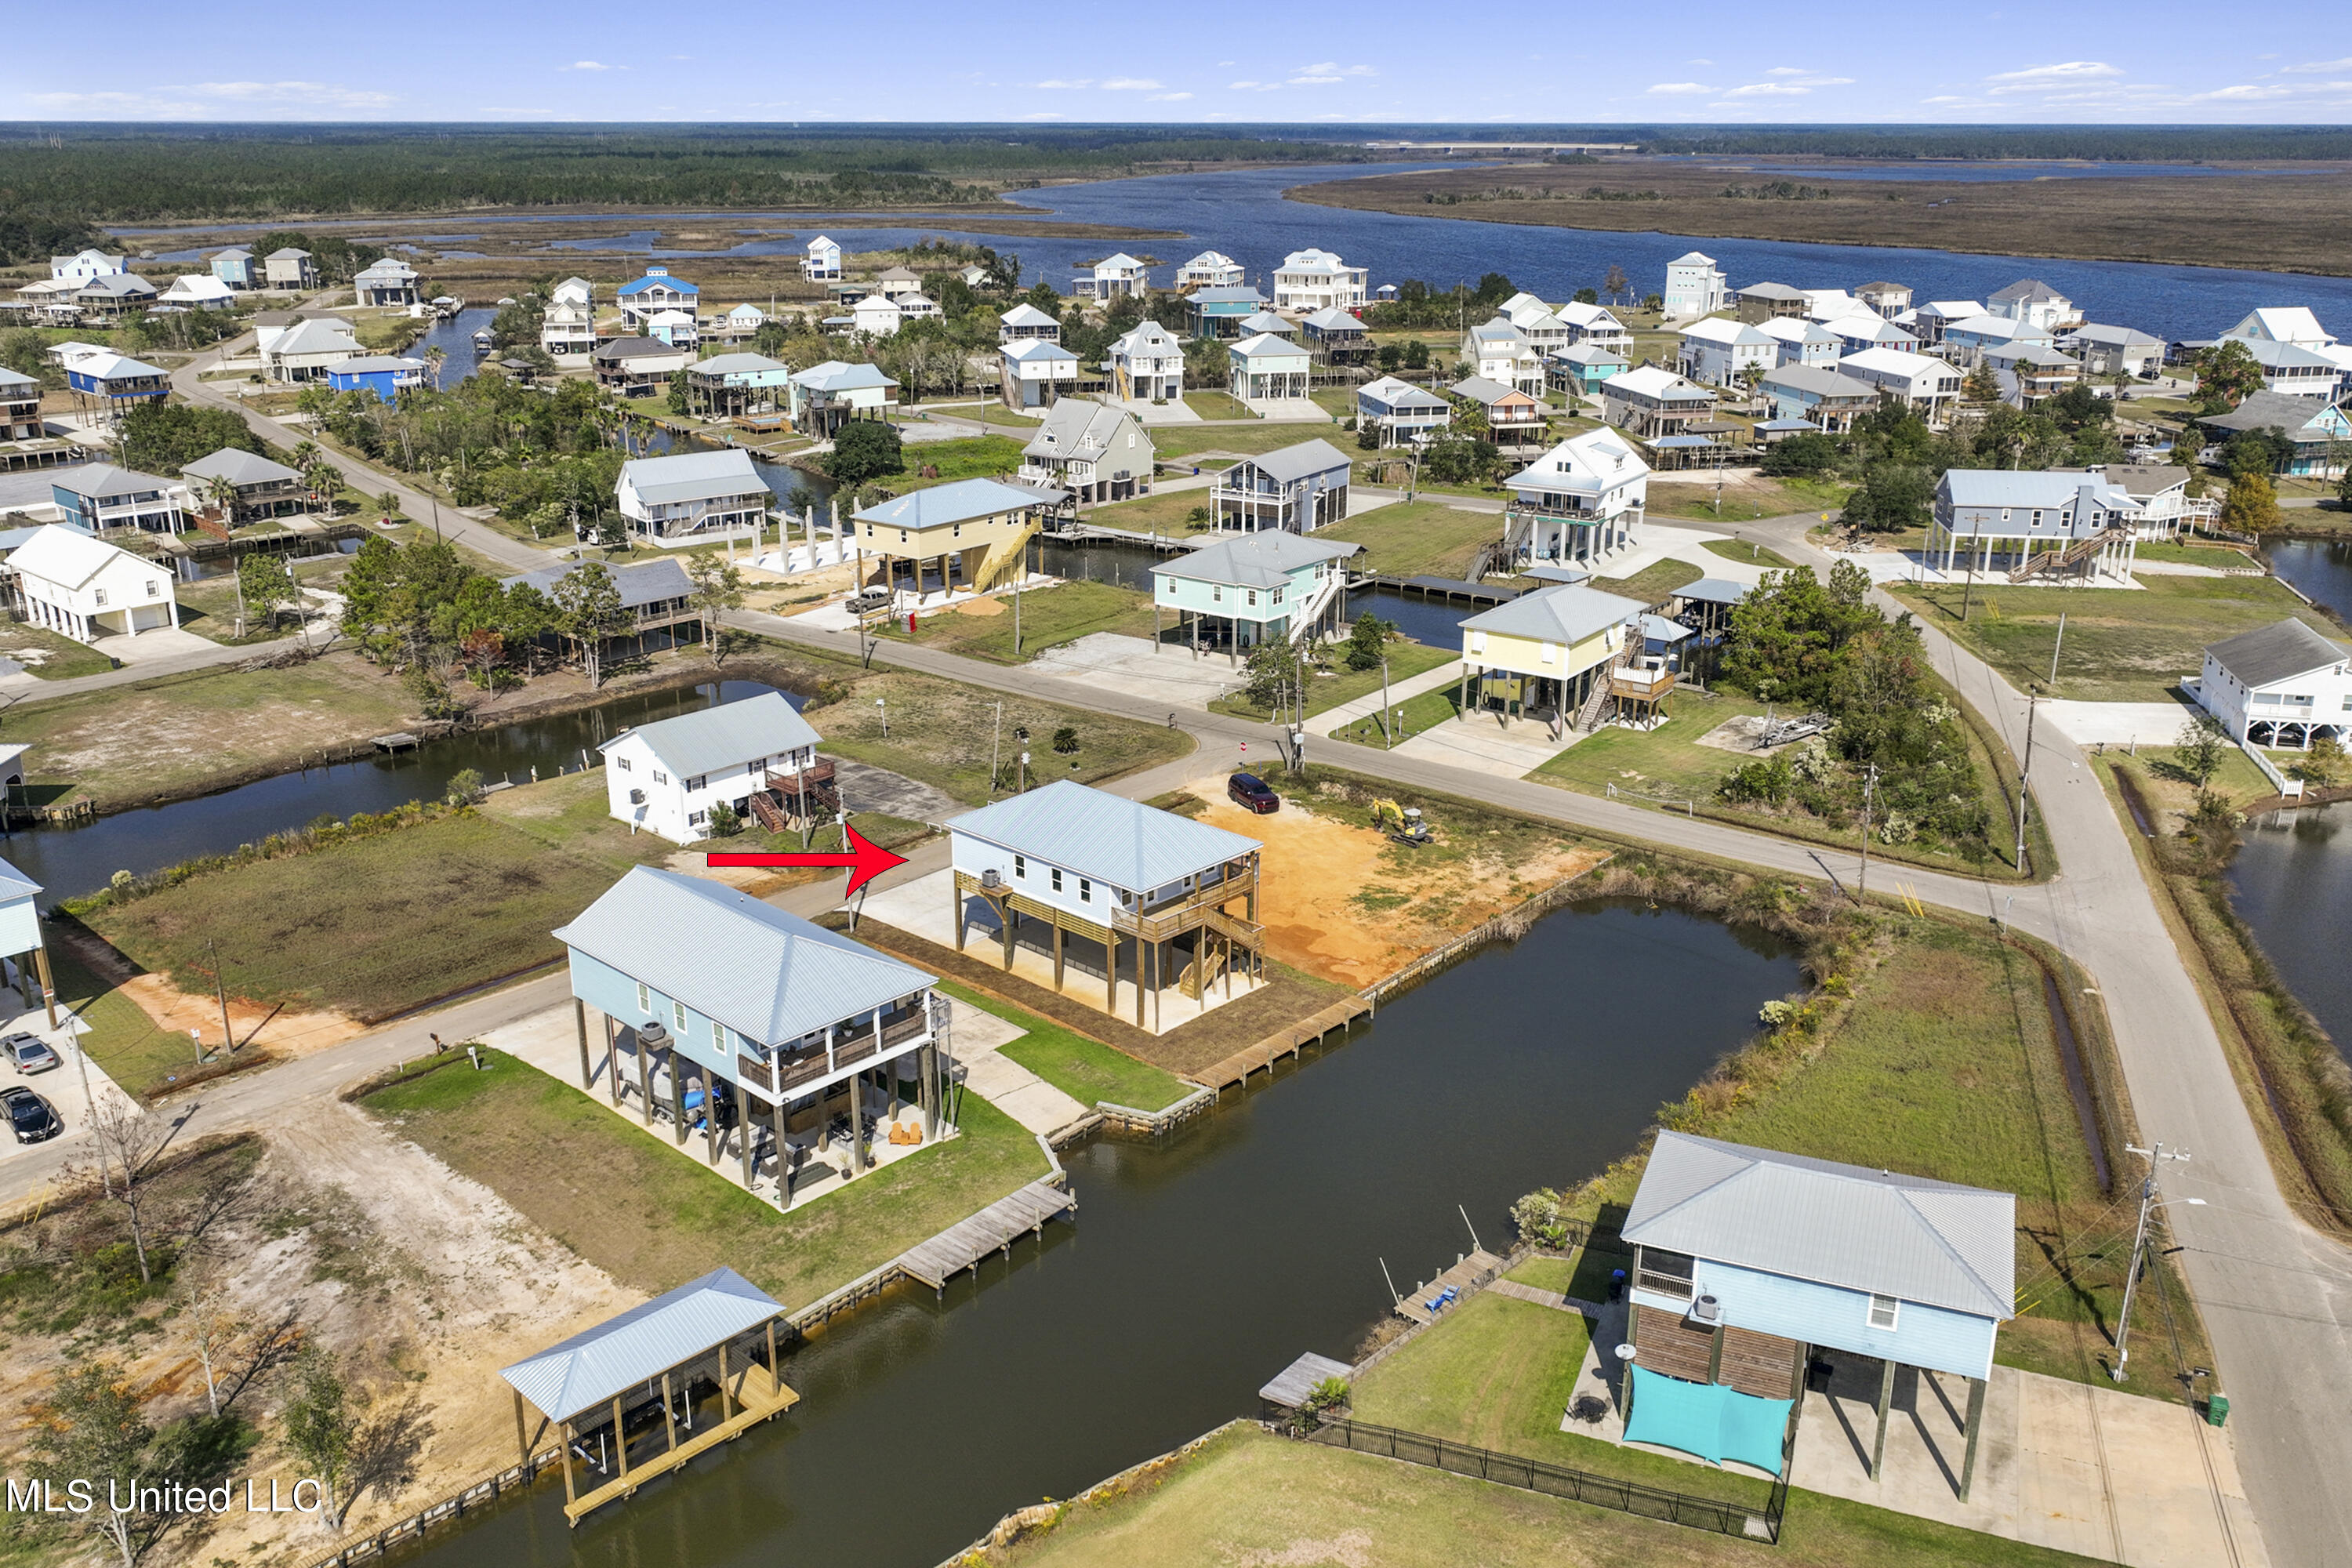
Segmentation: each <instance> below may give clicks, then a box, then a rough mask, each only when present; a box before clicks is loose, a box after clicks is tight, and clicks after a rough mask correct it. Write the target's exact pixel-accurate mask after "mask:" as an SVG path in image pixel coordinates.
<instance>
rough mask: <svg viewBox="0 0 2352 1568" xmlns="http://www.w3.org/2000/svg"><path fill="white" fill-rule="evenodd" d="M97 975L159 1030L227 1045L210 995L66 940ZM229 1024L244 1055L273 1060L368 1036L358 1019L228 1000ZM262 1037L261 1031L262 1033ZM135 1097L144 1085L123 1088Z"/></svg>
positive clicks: (98, 947)
mask: <svg viewBox="0 0 2352 1568" xmlns="http://www.w3.org/2000/svg"><path fill="white" fill-rule="evenodd" d="M63 940H64V941H66V942H68V943H70V945H71V946H72V948H73V951H74V956H75V957H77V958H79V959H80V960H81V962H82V963H83V964H84V966H86V967H87V968H88V969H89V971H90V972H91V973H94V974H96V975H98V976H99V978H100V979H102V980H106V981H110V982H111V983H112V984H113V985H114V986H115V988H116V989H117V990H119V991H121V993H122V994H124V995H125V996H128V997H130V998H131V1001H133V1002H135V1003H137V1004H138V1005H139V1010H140V1011H141V1012H142V1013H144V1014H146V1015H147V1016H148V1017H149V1018H150V1019H151V1020H152V1021H153V1023H154V1025H155V1026H156V1027H157V1028H159V1029H163V1030H167V1031H169V1032H170V1033H172V1034H175V1035H185V1034H186V1033H187V1032H188V1031H189V1030H190V1029H194V1030H197V1031H199V1033H200V1034H201V1035H202V1037H203V1039H204V1043H205V1047H207V1048H212V1047H218V1046H219V1044H220V1043H221V1006H220V998H219V997H218V996H216V995H213V994H206V993H202V992H199V993H196V994H190V993H188V992H184V991H183V990H181V989H180V988H179V987H178V986H176V985H174V984H172V977H171V976H170V975H168V974H150V973H144V972H142V971H140V970H138V969H134V968H132V967H131V965H130V964H129V963H127V962H125V960H124V959H123V957H122V955H121V953H119V952H115V951H114V949H112V948H111V947H109V946H107V945H106V944H105V943H103V942H88V941H81V940H79V939H76V938H70V937H68V938H65V939H63ZM228 1016H229V1022H230V1024H231V1025H233V1026H235V1027H236V1037H237V1041H238V1043H239V1047H240V1048H241V1049H247V1050H249V1049H252V1048H253V1047H263V1048H266V1049H267V1050H268V1052H269V1054H270V1055H271V1056H273V1057H300V1056H308V1055H310V1053H311V1052H312V1051H319V1050H324V1049H325V1048H326V1047H329V1046H337V1045H341V1044H342V1042H344V1041H345V1040H348V1039H351V1038H352V1037H355V1036H358V1035H360V1034H362V1033H364V1032H365V1030H366V1026H365V1025H363V1024H362V1023H360V1022H359V1021H358V1020H357V1019H355V1018H350V1017H346V1016H344V1015H342V1014H341V1013H336V1012H330V1011H320V1012H315V1013H298V1012H295V1011H294V1010H293V1009H291V1008H288V1009H286V1010H284V1011H281V1012H279V1013H278V1014H277V1015H276V1016H272V1015H271V1012H270V1009H269V1008H268V1007H266V1006H264V1005H261V1004H260V1003H258V1002H248V1001H247V1000H246V999H245V998H243V997H241V996H232V997H230V998H229V999H228ZM257 1031H258V1032H257ZM188 1054H189V1059H190V1061H191V1062H192V1063H193V1061H194V1057H195V1046H194V1041H191V1042H190V1043H189V1050H188ZM122 1087H123V1088H124V1089H129V1090H130V1091H131V1092H132V1093H134V1094H135V1093H137V1092H139V1089H140V1088H141V1086H140V1085H138V1084H135V1083H134V1084H125V1085H123V1086H122Z"/></svg>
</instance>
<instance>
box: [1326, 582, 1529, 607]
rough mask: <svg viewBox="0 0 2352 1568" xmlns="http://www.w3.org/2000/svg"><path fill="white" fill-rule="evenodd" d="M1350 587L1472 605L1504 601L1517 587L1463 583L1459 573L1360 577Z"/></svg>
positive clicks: (1512, 596)
mask: <svg viewBox="0 0 2352 1568" xmlns="http://www.w3.org/2000/svg"><path fill="white" fill-rule="evenodd" d="M1348 586H1349V588H1350V589H1361V588H1386V589H1387V590H1389V592H1391V593H1392V594H1418V595H1421V597H1423V598H1424V599H1443V600H1444V601H1445V602H1446V603H1447V604H1449V605H1450V604H1453V603H1454V601H1455V600H1457V599H1458V600H1461V601H1463V602H1465V603H1466V604H1472V605H1507V604H1509V603H1510V602H1511V601H1512V600H1513V599H1516V598H1517V597H1518V596H1519V594H1520V592H1521V590H1519V589H1518V588H1517V587H1509V588H1506V587H1503V586H1501V585H1499V584H1493V583H1465V582H1464V581H1463V580H1462V579H1461V578H1459V577H1388V576H1380V575H1375V576H1371V577H1360V578H1358V579H1356V580H1355V581H1353V582H1351V583H1349V584H1348Z"/></svg>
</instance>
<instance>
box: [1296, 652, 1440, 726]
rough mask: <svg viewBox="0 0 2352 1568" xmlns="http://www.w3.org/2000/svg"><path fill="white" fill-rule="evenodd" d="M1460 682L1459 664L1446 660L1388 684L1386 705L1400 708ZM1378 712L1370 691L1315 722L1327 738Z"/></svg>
mask: <svg viewBox="0 0 2352 1568" xmlns="http://www.w3.org/2000/svg"><path fill="white" fill-rule="evenodd" d="M1460 679H1462V661H1461V660H1460V659H1458V658H1455V659H1448V660H1447V661H1446V662H1445V663H1444V664H1441V665H1439V666H1438V667H1437V668H1435V669H1424V670H1423V671H1422V672H1421V673H1420V674H1419V675H1416V676H1413V677H1411V678H1410V679H1404V680H1397V681H1391V682H1390V684H1389V690H1388V705H1389V706H1390V707H1391V708H1402V707H1403V706H1404V705H1405V704H1406V703H1407V702H1409V701H1411V700H1412V699H1413V698H1416V697H1418V696H1420V695H1421V694H1422V693H1423V692H1424V691H1436V690H1439V689H1443V688H1444V687H1448V686H1452V685H1453V684H1454V683H1455V682H1456V681H1458V680H1460ZM1380 710H1381V694H1380V692H1379V691H1377V690H1375V691H1371V692H1369V693H1367V694H1365V695H1364V696H1362V697H1359V698H1357V699H1356V700H1354V701H1353V702H1342V703H1340V704H1339V706H1338V707H1337V708H1327V709H1325V710H1323V711H1322V712H1320V713H1318V714H1317V715H1316V716H1315V720H1314V722H1316V723H1317V724H1318V725H1320V726H1321V727H1322V732H1323V733H1324V734H1326V735H1336V734H1338V733H1339V731H1342V730H1344V729H1346V728H1347V727H1348V726H1349V725H1350V724H1353V723H1355V722H1356V721H1358V720H1360V719H1370V718H1371V717H1373V716H1374V715H1375V714H1377V713H1379V712H1380Z"/></svg>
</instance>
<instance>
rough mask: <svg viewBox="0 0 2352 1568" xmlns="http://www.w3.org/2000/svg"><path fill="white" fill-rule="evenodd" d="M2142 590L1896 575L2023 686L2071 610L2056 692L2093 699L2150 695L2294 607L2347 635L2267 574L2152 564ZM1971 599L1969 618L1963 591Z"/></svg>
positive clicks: (1915, 600)
mask: <svg viewBox="0 0 2352 1568" xmlns="http://www.w3.org/2000/svg"><path fill="white" fill-rule="evenodd" d="M2138 581H2139V583H2140V587H2139V588H2138V589H2137V590H2128V589H2099V588H2094V589H2081V588H2027V587H2011V586H2010V585H2009V584H2007V583H2006V582H2003V581H2000V579H1999V578H1995V580H1994V581H1992V582H1986V581H1984V580H1983V579H1981V578H1980V579H1979V581H1978V582H1977V584H1976V586H1975V590H1974V592H1973V594H1969V593H1967V591H1966V589H1965V587H1964V585H1949V584H1937V585H1935V586H1932V587H1922V586H1916V585H1909V584H1889V585H1888V586H1889V588H1890V590H1891V591H1892V592H1893V593H1894V594H1895V596H1896V597H1898V598H1900V599H1901V600H1902V601H1903V602H1904V603H1905V604H1906V605H1910V606H1911V607H1912V608H1913V609H1915V610H1916V611H1918V612H1919V617H1920V619H1921V620H1922V621H1924V622H1926V623H1927V625H1929V626H1935V627H1936V628H1937V629H1938V630H1940V631H1943V632H1946V633H1948V634H1950V635H1951V636H1953V637H1958V639H1959V640H1960V641H1961V642H1963V643H1965V644H1967V645H1968V647H1969V649H1970V650H1971V651H1972V652H1974V653H1976V654H1977V655H1978V656H1979V658H1983V659H1984V660H1985V661H1986V662H1987V663H1989V664H1990V665H1992V666H1993V668H1996V669H1998V670H2000V672H2001V673H2002V674H2003V675H2005V676H2007V677H2008V678H2009V679H2010V680H2011V682H2013V683H2015V684H2016V685H2017V686H2019V687H2020V688H2022V687H2023V686H2025V685H2026V684H2027V683H2028V682H2034V683H2040V682H2043V681H2047V680H2048V679H2049V678H2050V655H2051V651H2052V649H2053V647H2055V646H2056V643H2057V636H2058V617H2059V615H2060V613H2061V612H2062V611H2063V613H2064V614H2065V616H2066V642H2065V647H2063V649H2062V650H2061V652H2060V659H2059V665H2058V683H2057V687H2056V689H2055V690H2054V692H2053V695H2055V696H2058V697H2061V698H2069V699H2074V700H2084V701H2092V702H2154V701H2160V700H2163V699H2164V698H2165V697H2167V696H2168V694H2169V693H2170V692H2171V691H2172V690H2173V689H2174V688H2175V687H2176V686H2178V685H2179V681H2180V679H2181V677H2183V676H2185V675H2194V674H2195V673H2197V671H2198V670H2199V669H2200V668H2202V666H2203V663H2204V650H2205V647H2206V645H2207V644H2208V643H2212V642H2218V641H2220V640H2221V638H2223V637H2232V636H2235V635H2236V634H2237V633H2239V632H2243V631H2252V630H2253V629H2254V628H2255V627H2257V626H2269V625H2271V624H2272V623H2273V622H2276V621H2280V620H2284V619H2285V618H2286V617H2288V616H2295V617H2297V618H2298V619H2301V620H2302V621H2304V622H2305V624H2307V625H2309V626H2313V627H2314V628H2315V629H2317V630H2318V631H2319V632H2321V633H2322V634H2323V635H2326V636H2328V637H2336V636H2340V635H2342V633H2341V629H2340V628H2338V627H2337V626H2335V625H2334V624H2333V623H2332V622H2330V621H2329V620H2328V618H2327V617H2326V616H2325V615H2322V614H2321V613H2320V612H2319V611H2317V610H2315V609H2313V608H2311V607H2310V606H2309V605H2305V603H2304V602H2303V601H2302V600H2300V599H2298V598H2296V597H2295V596H2294V595H2293V594H2291V593H2289V592H2288V591H2287V590H2286V589H2285V588H2284V587H2283V586H2281V585H2280V584H2278V583H2277V582H2275V581H2273V580H2272V579H2270V578H2267V577H2174V576H2164V575H2159V574H2155V573H2150V574H2147V575H2146V576H2144V577H2141V578H2140V579H2138ZM1964 597H1965V598H1967V599H1968V600H1969V618H1968V620H1967V621H1966V623H1963V622H1962V621H1961V620H1960V608H1961V605H1962V602H1963V599H1964Z"/></svg>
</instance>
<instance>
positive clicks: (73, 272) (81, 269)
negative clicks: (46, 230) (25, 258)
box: [49, 250, 131, 283]
mask: <svg viewBox="0 0 2352 1568" xmlns="http://www.w3.org/2000/svg"><path fill="white" fill-rule="evenodd" d="M130 269H131V267H130V261H129V258H125V257H121V256H110V255H108V254H107V253H106V252H105V251H103V250H77V251H75V252H74V253H73V254H72V255H71V256H52V257H50V258H49V276H50V277H51V278H53V279H58V280H59V281H61V282H67V283H87V282H89V280H90V279H93V278H103V277H105V276H106V275H107V274H108V273H110V272H127V271H129V270H130Z"/></svg>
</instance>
